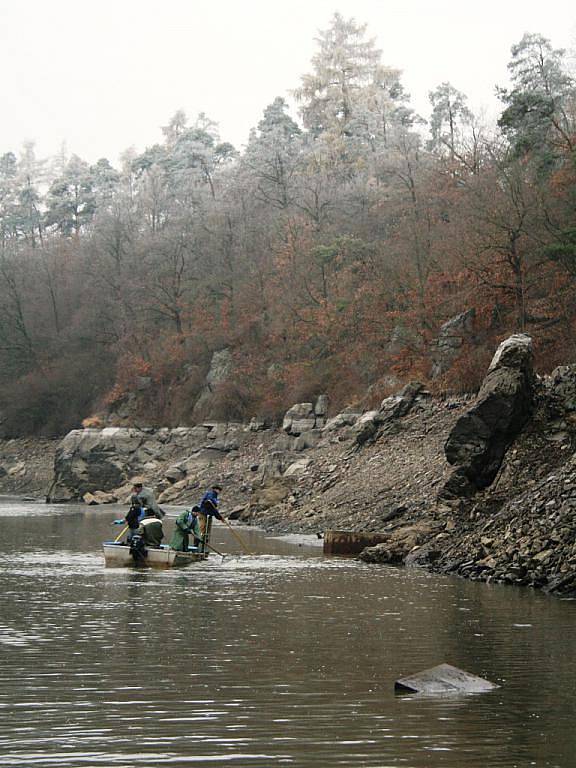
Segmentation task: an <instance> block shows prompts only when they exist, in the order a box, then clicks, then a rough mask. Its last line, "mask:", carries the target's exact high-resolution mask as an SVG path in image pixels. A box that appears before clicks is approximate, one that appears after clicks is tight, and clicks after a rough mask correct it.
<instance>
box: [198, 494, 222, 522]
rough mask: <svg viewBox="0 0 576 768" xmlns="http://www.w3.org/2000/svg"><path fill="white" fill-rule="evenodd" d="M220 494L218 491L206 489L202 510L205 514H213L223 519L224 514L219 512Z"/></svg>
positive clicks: (201, 504)
mask: <svg viewBox="0 0 576 768" xmlns="http://www.w3.org/2000/svg"><path fill="white" fill-rule="evenodd" d="M218 501H219V499H218V494H217V493H216V491H206V493H205V494H204V496H202V501H201V502H200V511H201V512H202V514H203V515H212V516H213V517H215V518H216V519H217V520H222V515H221V514H220V512H218Z"/></svg>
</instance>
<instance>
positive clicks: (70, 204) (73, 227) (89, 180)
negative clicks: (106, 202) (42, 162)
mask: <svg viewBox="0 0 576 768" xmlns="http://www.w3.org/2000/svg"><path fill="white" fill-rule="evenodd" d="M94 184H95V177H94V174H93V171H92V169H91V168H90V166H89V165H88V163H86V162H85V161H84V160H81V159H80V158H79V157H78V156H77V155H72V157H71V158H70V160H69V161H68V164H67V165H66V168H65V169H64V173H63V174H62V176H60V177H59V178H57V179H55V181H53V182H52V184H51V186H50V189H49V191H48V195H47V199H46V207H47V210H46V226H48V227H52V226H54V227H56V228H57V229H58V230H59V231H60V232H61V233H62V234H63V235H72V234H75V235H78V233H79V232H80V230H81V229H82V227H84V226H86V225H87V224H89V223H90V221H91V220H92V218H93V216H94V213H95V211H96V199H95V194H94Z"/></svg>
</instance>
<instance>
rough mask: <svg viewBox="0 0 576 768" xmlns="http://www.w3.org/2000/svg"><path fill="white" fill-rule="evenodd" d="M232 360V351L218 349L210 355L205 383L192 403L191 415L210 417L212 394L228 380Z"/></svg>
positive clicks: (232, 363)
mask: <svg viewBox="0 0 576 768" xmlns="http://www.w3.org/2000/svg"><path fill="white" fill-rule="evenodd" d="M233 367H234V360H233V358H232V352H231V351H230V350H229V349H227V348H224V349H220V350H218V351H216V352H214V354H213V355H212V360H211V361H210V369H209V370H208V373H207V374H206V384H205V385H204V388H203V389H202V391H201V392H200V396H199V397H198V400H197V401H196V403H195V404H194V408H193V411H192V415H193V416H194V417H196V418H211V416H212V415H213V414H212V409H213V407H214V395H215V392H216V389H217V387H218V386H219V385H220V384H223V383H224V382H226V381H228V380H229V379H230V377H231V375H232V371H233Z"/></svg>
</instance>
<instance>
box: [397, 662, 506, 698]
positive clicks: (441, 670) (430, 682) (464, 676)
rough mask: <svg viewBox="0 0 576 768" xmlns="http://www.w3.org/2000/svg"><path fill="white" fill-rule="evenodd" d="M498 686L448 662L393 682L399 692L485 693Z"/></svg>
mask: <svg viewBox="0 0 576 768" xmlns="http://www.w3.org/2000/svg"><path fill="white" fill-rule="evenodd" d="M499 687H500V686H499V685H496V684H495V683H491V682H490V681H489V680H484V678H482V677H476V675H471V674H470V673H469V672H465V671H464V670H463V669H458V667H453V666H451V665H450V664H438V666H437V667H431V668H430V669H425V670H424V671H423V672H418V673H417V674H415V675H410V677H403V678H401V679H400V680H396V682H395V683H394V690H395V691H398V692H399V693H485V692H486V691H492V690H494V689H495V688H499Z"/></svg>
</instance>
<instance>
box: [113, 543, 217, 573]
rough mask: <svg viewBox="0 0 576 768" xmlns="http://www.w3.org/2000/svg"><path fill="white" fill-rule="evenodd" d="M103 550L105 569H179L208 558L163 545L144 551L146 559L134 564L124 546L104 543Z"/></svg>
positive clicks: (193, 552) (195, 551)
mask: <svg viewBox="0 0 576 768" xmlns="http://www.w3.org/2000/svg"><path fill="white" fill-rule="evenodd" d="M102 549H103V550H104V562H105V564H106V567H107V568H126V567H130V566H136V567H138V568H141V567H142V568H181V567H182V566H185V565H191V563H198V562H200V561H201V560H206V559H207V558H208V553H207V552H199V551H198V550H190V551H188V552H177V551H176V550H175V549H170V547H169V546H167V545H166V544H163V545H162V546H161V547H159V548H158V549H155V548H152V547H150V548H149V549H147V550H146V552H147V554H146V557H145V558H144V559H142V560H140V559H139V560H138V562H136V561H135V560H134V558H133V557H132V554H131V552H130V547H129V546H127V545H126V544H121V543H120V542H118V543H116V542H114V541H105V542H104V543H103V544H102Z"/></svg>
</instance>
